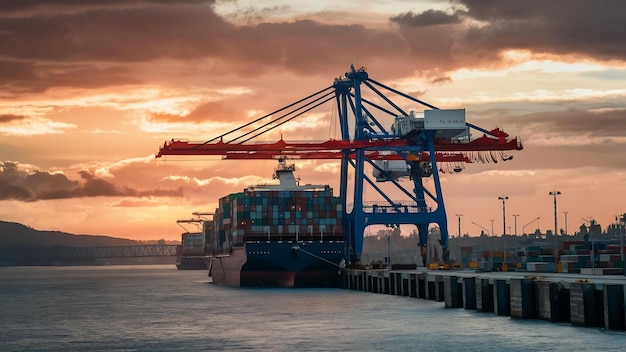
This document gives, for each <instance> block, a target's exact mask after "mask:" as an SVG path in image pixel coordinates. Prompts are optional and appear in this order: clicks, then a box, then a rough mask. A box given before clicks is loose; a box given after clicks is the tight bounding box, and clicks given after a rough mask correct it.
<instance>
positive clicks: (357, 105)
mask: <svg viewBox="0 0 626 352" xmlns="http://www.w3.org/2000/svg"><path fill="white" fill-rule="evenodd" d="M362 85H364V86H365V88H369V90H370V92H373V93H374V98H373V99H368V98H367V97H364V96H363V88H364V87H362ZM377 87H378V88H381V89H384V90H385V91H386V92H387V93H388V94H395V95H398V96H400V97H402V98H405V99H408V100H409V101H410V102H411V104H419V105H421V106H424V107H426V108H429V109H430V111H433V110H439V109H438V108H437V107H435V106H433V105H430V104H428V103H426V102H423V101H421V100H419V99H416V98H414V97H411V96H409V95H407V94H405V93H402V92H400V91H397V90H395V89H393V88H391V87H388V86H386V85H384V84H382V83H379V82H377V81H375V80H373V79H371V78H370V77H369V75H368V73H367V72H366V70H365V69H364V68H361V69H355V68H354V67H353V66H352V67H351V69H350V71H349V72H346V73H345V74H344V75H343V76H341V77H339V78H336V79H335V80H334V82H333V85H331V86H330V87H327V88H324V89H322V90H320V91H318V92H316V93H313V94H312V95H309V96H308V97H305V98H303V99H300V100H298V101H296V102H294V103H292V104H289V105H287V106H285V107H283V108H281V109H278V110H276V111H273V112H271V113H269V114H267V115H264V116H261V117H259V118H257V119H255V120H253V121H251V122H248V123H246V124H244V125H243V126H240V127H238V128H236V129H233V130H231V131H228V132H226V133H224V134H221V135H219V136H217V137H215V138H213V139H211V140H208V141H205V142H201V143H194V142H189V141H184V140H171V141H169V142H166V143H165V144H164V145H163V146H162V147H161V148H160V150H159V153H158V154H157V157H161V156H164V155H219V156H222V158H223V159H235V160H236V159H279V158H290V159H336V160H337V159H340V160H341V174H340V197H341V199H342V200H343V206H342V216H343V226H344V233H345V234H346V247H347V250H346V262H347V263H348V264H357V263H359V262H360V259H361V253H362V247H363V234H364V233H365V228H366V227H367V226H370V225H386V226H398V225H400V224H412V225H415V226H416V227H417V230H418V235H419V243H418V245H419V246H420V249H421V254H422V259H423V261H424V264H426V252H427V251H426V248H427V247H426V246H427V243H428V228H429V225H430V224H432V223H435V224H437V225H439V229H440V233H441V239H440V243H441V246H442V248H443V251H444V253H443V254H444V255H443V259H444V260H447V257H448V226H447V217H446V211H445V206H444V202H443V192H442V190H441V183H440V177H439V169H438V167H437V163H438V162H440V163H472V162H489V161H493V162H497V159H498V158H499V159H501V160H503V161H505V160H509V159H511V157H510V156H507V155H505V154H504V152H505V151H510V150H521V149H522V148H523V147H522V144H521V142H519V141H518V140H517V138H512V139H509V138H508V137H509V135H508V134H507V133H505V132H504V131H502V130H500V129H498V128H496V129H494V130H491V131H487V130H485V129H482V128H480V127H478V126H475V125H473V124H470V123H464V125H463V127H464V129H465V130H466V133H465V135H464V136H462V137H460V138H442V137H441V136H440V135H439V132H440V131H438V130H437V129H429V128H418V129H416V130H414V131H411V133H408V134H403V135H400V134H399V133H398V131H393V126H392V131H388V130H387V129H386V128H385V127H383V125H382V124H381V123H380V122H379V119H377V118H376V116H375V114H374V113H373V112H372V111H376V112H378V113H382V114H384V115H386V116H391V117H395V118H397V117H399V116H403V117H407V116H410V115H412V113H411V114H409V113H407V112H406V111H405V110H404V109H402V108H401V107H400V106H399V105H397V104H396V103H394V102H393V101H392V100H391V99H390V98H389V97H388V96H387V95H385V94H384V93H383V92H382V91H381V90H380V89H378V88H377ZM374 99H378V100H379V101H381V102H382V103H386V104H387V105H388V106H389V107H383V106H381V105H380V104H379V103H376V102H374ZM333 100H334V101H335V102H336V107H337V112H338V118H339V125H340V130H341V140H333V139H331V140H327V141H325V142H286V141H284V140H283V139H282V137H281V139H280V140H278V141H277V142H275V143H254V142H250V140H252V139H254V138H256V137H258V136H260V135H263V134H264V133H267V132H269V131H271V130H272V129H274V128H276V127H278V126H280V125H282V124H284V123H287V122H289V121H291V120H293V119H294V118H296V117H299V116H301V115H303V114H305V113H307V112H309V111H311V110H312V109H315V108H317V107H319V106H321V105H323V104H324V103H326V102H329V101H333ZM366 105H367V106H366ZM289 109H291V110H289ZM370 109H375V110H370ZM268 118H269V119H271V121H269V122H262V121H264V120H266V119H268ZM351 118H352V119H351ZM463 122H465V121H464V111H463ZM255 123H256V124H258V123H260V124H261V126H259V127H256V128H251V127H250V126H252V125H253V124H255ZM245 129H247V131H246V132H244V130H245ZM470 129H471V130H476V131H479V132H480V133H482V134H483V135H482V136H481V137H479V138H475V139H470V134H469V130H470ZM236 132H237V133H239V135H238V136H236V137H232V138H231V139H230V140H228V141H226V142H225V141H224V139H225V137H227V136H228V135H231V134H233V133H236ZM497 152H500V154H499V155H498V154H497ZM381 161H394V162H401V163H402V162H404V163H406V169H407V172H406V174H405V175H403V176H407V177H408V178H409V179H410V180H412V185H413V189H412V190H407V189H406V188H405V187H403V186H402V185H401V184H400V183H399V182H398V180H397V178H398V177H397V175H393V174H392V173H391V172H389V170H386V169H385V168H384V167H382V165H383V164H381V163H380V162H381ZM366 165H367V166H371V168H372V169H373V170H374V172H375V173H376V174H377V175H379V177H377V178H376V181H378V182H380V181H389V182H391V183H392V184H393V186H395V187H396V188H397V189H398V190H399V191H400V193H402V194H403V195H404V196H405V197H407V198H408V201H397V200H392V199H391V198H390V197H389V196H388V195H387V194H386V192H385V191H383V190H382V189H381V188H380V187H378V186H377V185H376V182H374V181H373V180H372V179H371V178H370V177H368V176H367V175H366V174H365V166H366ZM431 176H432V178H433V183H434V188H435V190H434V193H433V192H432V191H431V190H429V189H427V188H426V187H425V185H424V181H423V178H427V177H431ZM351 177H352V178H353V179H352V181H353V182H350V178H351ZM366 185H369V186H370V187H371V188H372V189H373V190H375V191H376V192H377V193H378V195H379V196H380V198H383V199H384V201H381V202H367V201H364V199H363V193H364V192H363V191H364V187H365V186H366ZM426 197H428V198H426ZM427 199H429V202H434V203H435V205H436V206H434V207H431V206H428V204H427Z"/></svg>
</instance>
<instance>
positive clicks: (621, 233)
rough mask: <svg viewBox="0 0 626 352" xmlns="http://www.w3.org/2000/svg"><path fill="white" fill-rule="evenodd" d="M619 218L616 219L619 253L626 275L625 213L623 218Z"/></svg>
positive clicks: (623, 271) (623, 272)
mask: <svg viewBox="0 0 626 352" xmlns="http://www.w3.org/2000/svg"><path fill="white" fill-rule="evenodd" d="M618 216H619V215H618ZM618 216H616V217H615V221H617V226H619V249H620V250H619V252H620V255H621V257H622V258H621V259H622V274H624V275H626V262H624V225H626V213H624V214H623V215H622V217H621V218H619V217H618Z"/></svg>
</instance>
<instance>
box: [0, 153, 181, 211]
mask: <svg viewBox="0 0 626 352" xmlns="http://www.w3.org/2000/svg"><path fill="white" fill-rule="evenodd" d="M18 166H19V165H18V164H17V163H14V162H9V161H5V162H0V200H8V199H15V200H20V201H25V202H34V201H38V200H50V199H68V198H85V197H151V196H153V197H182V195H183V192H182V188H178V189H175V190H163V189H154V190H147V191H140V190H136V189H133V188H130V187H126V186H116V185H115V184H113V183H111V182H109V181H108V180H105V179H102V178H98V177H96V176H94V175H92V174H91V173H89V172H88V171H81V172H79V175H80V176H81V179H82V182H81V181H73V180H70V179H68V178H67V177H66V176H65V175H63V174H55V173H49V172H45V171H34V172H27V171H23V170H21V169H20V168H19V167H18Z"/></svg>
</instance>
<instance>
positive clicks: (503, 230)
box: [498, 196, 509, 264]
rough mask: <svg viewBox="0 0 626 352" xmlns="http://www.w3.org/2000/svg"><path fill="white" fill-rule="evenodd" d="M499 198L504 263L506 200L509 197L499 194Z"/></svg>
mask: <svg viewBox="0 0 626 352" xmlns="http://www.w3.org/2000/svg"><path fill="white" fill-rule="evenodd" d="M498 199H499V200H501V201H502V237H504V263H505V264H506V252H507V249H508V248H506V200H507V199H509V197H508V196H500V197H498Z"/></svg>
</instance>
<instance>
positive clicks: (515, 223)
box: [513, 214, 519, 262]
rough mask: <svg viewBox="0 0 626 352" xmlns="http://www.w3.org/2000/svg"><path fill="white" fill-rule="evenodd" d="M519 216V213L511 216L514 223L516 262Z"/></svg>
mask: <svg viewBox="0 0 626 352" xmlns="http://www.w3.org/2000/svg"><path fill="white" fill-rule="evenodd" d="M518 216H519V214H513V218H514V219H515V220H514V225H515V262H517V251H518V247H517V217H518Z"/></svg>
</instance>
